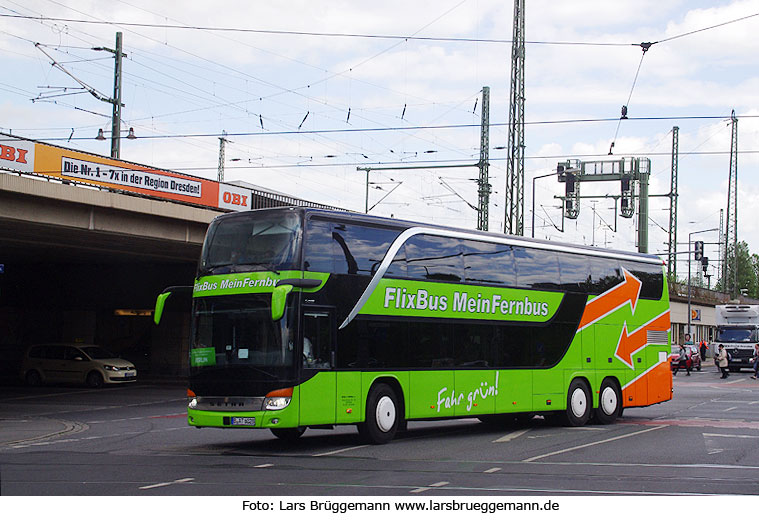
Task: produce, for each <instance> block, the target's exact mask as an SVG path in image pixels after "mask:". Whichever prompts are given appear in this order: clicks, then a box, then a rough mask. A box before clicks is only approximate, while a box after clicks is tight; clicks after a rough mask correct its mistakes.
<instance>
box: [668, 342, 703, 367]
mask: <svg viewBox="0 0 759 520" xmlns="http://www.w3.org/2000/svg"><path fill="white" fill-rule="evenodd" d="M684 347H685V364H686V366H687V367H688V369H690V370H696V371H699V372H700V371H701V354H700V353H699V351H698V347H697V346H695V345H684ZM671 352H672V353H671V354H670V356H669V367H670V368H671V369H672V370H674V369H675V367H676V366H677V364H678V358H679V357H680V345H672V350H671ZM681 368H685V367H681Z"/></svg>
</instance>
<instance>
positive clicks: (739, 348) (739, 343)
mask: <svg viewBox="0 0 759 520" xmlns="http://www.w3.org/2000/svg"><path fill="white" fill-rule="evenodd" d="M715 313H716V322H717V336H716V337H715V339H714V343H712V345H711V349H712V353H713V354H714V355H716V354H717V352H718V351H719V350H718V348H719V346H720V345H722V346H723V347H725V350H726V351H727V353H728V357H729V359H730V361H729V364H728V368H729V369H730V370H731V371H738V370H740V369H741V368H753V357H754V345H756V344H757V343H759V305H742V304H728V305H717V306H716V307H715Z"/></svg>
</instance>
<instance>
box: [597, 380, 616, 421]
mask: <svg viewBox="0 0 759 520" xmlns="http://www.w3.org/2000/svg"><path fill="white" fill-rule="evenodd" d="M599 394H600V395H599V397H598V409H597V410H596V420H597V421H598V422H599V423H601V424H611V423H613V422H614V421H616V420H617V417H619V416H620V415H621V414H620V411H621V410H622V399H621V398H620V393H619V387H618V386H617V384H616V383H615V382H614V381H613V380H611V379H604V381H603V383H601V391H600V392H599Z"/></svg>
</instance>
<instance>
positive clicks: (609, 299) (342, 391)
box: [155, 208, 672, 443]
mask: <svg viewBox="0 0 759 520" xmlns="http://www.w3.org/2000/svg"><path fill="white" fill-rule="evenodd" d="M176 290H177V288H170V289H167V291H165V292H164V293H163V294H162V295H160V296H159V298H158V302H157V304H156V312H155V319H156V323H158V321H160V316H161V313H162V310H163V306H164V302H165V299H166V298H167V297H168V296H169V294H171V292H173V291H176ZM669 330H670V321H669V295H668V291H667V285H666V282H665V278H664V274H663V263H662V261H661V260H660V259H658V258H656V257H654V256H650V255H642V254H638V253H626V252H620V251H610V250H604V249H598V248H591V247H584V246H574V245H565V244H558V243H554V242H550V241H539V240H531V239H526V238H523V237H514V236H508V235H500V234H494V233H486V232H480V231H470V230H462V229H453V228H447V227H440V226H431V225H426V224H418V223H413V222H404V221H398V220H393V219H387V218H380V217H372V216H369V215H363V214H354V213H347V212H337V211H325V210H319V209H311V208H277V209H266V210H255V211H249V212H242V213H234V214H226V215H222V216H219V217H217V218H216V219H215V220H214V221H213V222H212V223H211V225H210V226H209V228H208V233H207V235H206V239H205V242H204V245H203V251H202V256H201V259H200V262H199V267H198V273H197V277H196V279H195V283H194V286H193V287H192V330H191V338H190V342H191V343H190V359H189V362H190V368H189V370H190V371H189V389H188V396H189V398H190V400H189V405H188V423H189V424H190V425H192V426H197V427H217V428H269V429H271V431H272V433H273V434H274V435H276V436H277V437H279V438H283V439H289V440H292V439H296V438H298V437H299V436H300V435H301V434H302V433H303V432H304V431H305V429H306V428H308V427H312V428H331V427H334V426H336V425H351V424H352V425H356V426H357V427H358V431H359V433H360V434H361V437H362V438H363V439H364V440H365V441H366V442H371V443H384V442H388V441H389V440H391V439H392V438H393V437H394V436H395V434H396V433H397V432H398V431H399V430H402V429H404V428H405V427H406V425H407V421H410V420H434V419H451V418H457V417H477V418H480V419H481V420H483V421H485V422H488V421H492V422H497V421H504V420H507V419H509V418H513V417H520V416H524V415H529V414H541V415H555V416H559V417H560V418H561V419H563V421H564V422H565V423H567V424H569V425H573V426H579V425H583V424H585V423H586V422H587V421H588V420H590V419H591V418H594V419H595V420H596V421H599V422H601V423H610V422H613V421H614V420H616V419H617V418H618V417H619V416H620V415H621V414H622V412H623V409H624V408H626V407H634V406H648V405H651V404H654V403H658V402H662V401H665V400H668V399H671V397H672V376H671V372H670V370H669V361H668V356H669V352H670V348H669V343H670V334H669Z"/></svg>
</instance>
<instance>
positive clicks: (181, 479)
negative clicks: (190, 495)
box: [137, 477, 195, 489]
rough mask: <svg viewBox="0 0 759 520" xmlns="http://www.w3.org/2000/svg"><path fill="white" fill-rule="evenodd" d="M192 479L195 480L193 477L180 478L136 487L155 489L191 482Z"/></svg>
mask: <svg viewBox="0 0 759 520" xmlns="http://www.w3.org/2000/svg"><path fill="white" fill-rule="evenodd" d="M193 480H195V478H193V477H189V478H180V479H177V480H174V481H173V482H159V483H158V484H150V485H149V486H140V487H139V488H137V489H155V488H159V487H166V486H171V485H172V484H184V483H186V482H192V481H193Z"/></svg>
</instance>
